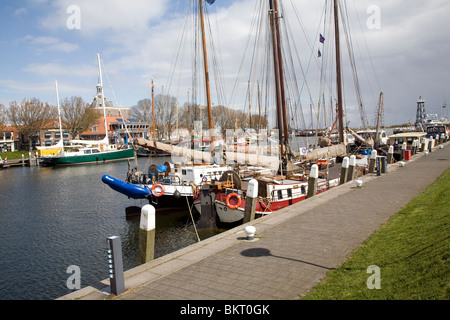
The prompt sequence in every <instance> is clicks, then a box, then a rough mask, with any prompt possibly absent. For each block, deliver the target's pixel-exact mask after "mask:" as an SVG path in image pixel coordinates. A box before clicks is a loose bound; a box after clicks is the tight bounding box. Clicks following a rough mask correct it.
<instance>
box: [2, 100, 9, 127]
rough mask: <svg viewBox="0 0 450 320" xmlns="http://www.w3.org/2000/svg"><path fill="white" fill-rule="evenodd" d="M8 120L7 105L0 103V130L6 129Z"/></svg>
mask: <svg viewBox="0 0 450 320" xmlns="http://www.w3.org/2000/svg"><path fill="white" fill-rule="evenodd" d="M7 121H8V118H7V117H6V109H5V106H4V105H2V104H1V103H0V132H1V131H3V130H4V129H5V127H6V125H7Z"/></svg>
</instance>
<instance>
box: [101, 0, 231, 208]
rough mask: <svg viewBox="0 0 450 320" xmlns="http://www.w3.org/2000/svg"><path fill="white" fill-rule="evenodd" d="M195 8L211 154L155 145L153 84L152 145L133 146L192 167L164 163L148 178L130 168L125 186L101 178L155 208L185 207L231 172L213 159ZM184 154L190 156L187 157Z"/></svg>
mask: <svg viewBox="0 0 450 320" xmlns="http://www.w3.org/2000/svg"><path fill="white" fill-rule="evenodd" d="M198 8H199V17H200V19H201V28H202V44H203V62H204V71H205V73H204V76H205V89H206V100H207V108H208V121H209V131H210V146H211V152H204V151H199V150H191V149H187V148H180V147H177V146H173V145H169V144H166V143H162V142H158V141H156V134H155V123H154V121H155V115H154V84H153V81H152V111H153V141H150V140H147V139H144V138H139V139H137V141H136V145H138V146H140V147H143V148H147V149H149V150H150V151H154V152H155V151H156V152H162V153H167V154H171V155H175V156H176V155H179V154H183V155H185V157H183V158H184V159H185V162H189V161H188V158H189V159H191V156H192V157H193V158H192V160H193V162H194V163H193V164H192V165H191V164H188V163H184V164H176V165H174V164H171V163H169V162H166V163H165V164H164V165H160V166H158V167H157V166H156V165H151V166H150V167H149V170H148V174H144V173H142V172H140V171H139V170H138V168H137V167H135V168H129V169H128V174H127V179H126V181H125V182H124V181H121V180H119V179H117V178H114V177H112V176H109V175H104V176H103V177H102V181H103V182H104V183H105V184H107V185H109V186H110V187H111V188H112V189H114V190H116V191H118V192H120V193H122V194H124V195H126V196H128V197H130V198H133V199H144V198H146V199H149V200H152V203H153V204H155V205H158V206H164V205H165V204H170V205H174V204H176V203H177V202H178V203H180V202H181V203H184V204H186V198H188V200H189V199H190V200H192V198H193V197H194V196H195V195H196V194H198V192H199V188H200V185H202V184H203V183H214V181H218V180H219V179H220V178H221V177H222V175H223V174H224V173H225V172H227V171H229V170H231V169H232V167H231V166H228V165H222V164H218V163H220V161H219V160H218V157H216V156H215V150H214V149H215V146H216V144H217V141H216V139H215V137H214V125H213V118H212V103H211V93H210V86H209V85H210V81H209V71H208V55H207V49H206V37H205V33H206V32H205V25H204V17H203V1H202V0H199V1H198ZM187 153H189V156H188V155H187ZM130 169H131V170H130Z"/></svg>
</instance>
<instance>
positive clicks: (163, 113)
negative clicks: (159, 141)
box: [155, 94, 177, 140]
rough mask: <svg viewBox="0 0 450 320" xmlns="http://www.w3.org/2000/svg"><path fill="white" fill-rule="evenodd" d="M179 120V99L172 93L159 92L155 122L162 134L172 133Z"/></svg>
mask: <svg viewBox="0 0 450 320" xmlns="http://www.w3.org/2000/svg"><path fill="white" fill-rule="evenodd" d="M176 121H177V99H176V98H175V97H172V96H170V95H165V94H159V95H157V96H156V97H155V123H156V126H157V127H158V131H159V133H160V135H162V136H165V135H166V134H167V136H168V138H169V140H170V134H171V131H172V129H173V127H174V126H175V124H176Z"/></svg>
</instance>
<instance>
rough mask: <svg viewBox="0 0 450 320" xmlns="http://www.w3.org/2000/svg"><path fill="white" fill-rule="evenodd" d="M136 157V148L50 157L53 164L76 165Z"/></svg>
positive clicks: (50, 163)
mask: <svg viewBox="0 0 450 320" xmlns="http://www.w3.org/2000/svg"><path fill="white" fill-rule="evenodd" d="M130 159H134V149H132V148H130V149H122V150H114V151H105V152H101V153H94V154H86V155H79V156H68V157H64V156H63V157H54V158H50V159H48V162H49V165H51V166H56V167H59V166H75V165H82V164H102V163H107V162H114V161H123V160H130Z"/></svg>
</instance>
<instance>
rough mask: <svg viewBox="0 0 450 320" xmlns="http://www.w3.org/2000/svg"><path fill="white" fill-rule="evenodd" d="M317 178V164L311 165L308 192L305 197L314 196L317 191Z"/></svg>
mask: <svg viewBox="0 0 450 320" xmlns="http://www.w3.org/2000/svg"><path fill="white" fill-rule="evenodd" d="M318 178H319V167H318V166H317V164H313V165H312V166H311V171H310V172H309V179H308V194H307V195H306V198H311V197H314V196H315V195H316V193H317V179H318Z"/></svg>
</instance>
